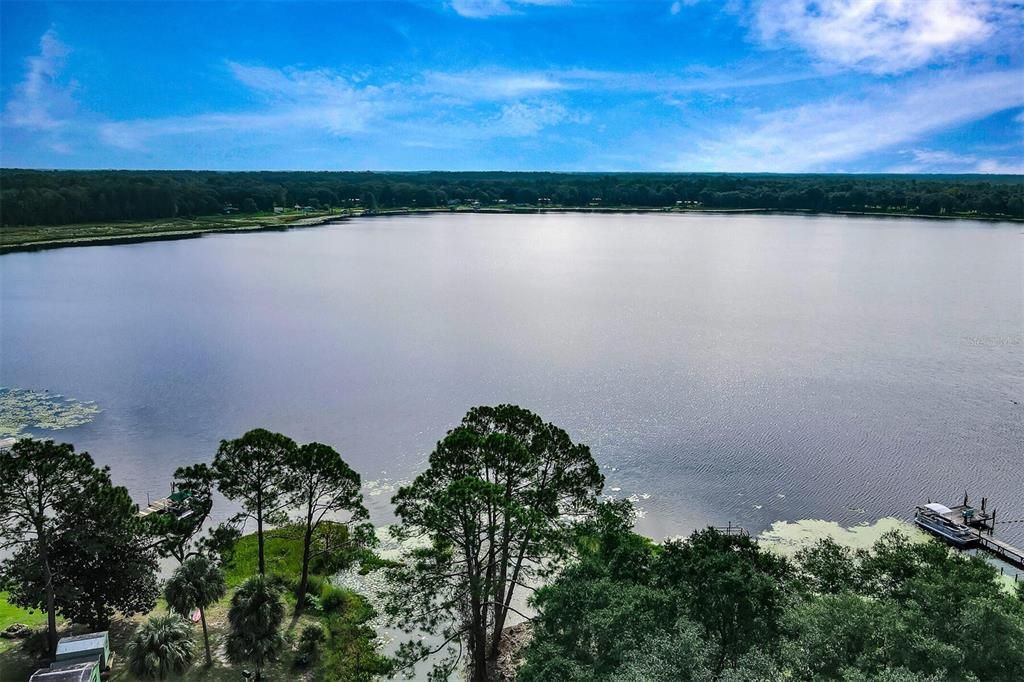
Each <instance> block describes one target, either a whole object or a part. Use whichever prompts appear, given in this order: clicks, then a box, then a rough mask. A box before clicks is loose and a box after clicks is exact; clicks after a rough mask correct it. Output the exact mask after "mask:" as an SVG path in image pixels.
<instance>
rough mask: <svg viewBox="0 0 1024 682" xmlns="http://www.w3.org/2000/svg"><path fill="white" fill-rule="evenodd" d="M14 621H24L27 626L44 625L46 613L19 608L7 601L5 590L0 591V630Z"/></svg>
mask: <svg viewBox="0 0 1024 682" xmlns="http://www.w3.org/2000/svg"><path fill="white" fill-rule="evenodd" d="M14 623H24V624H25V625H28V626H29V627H36V626H38V625H45V624H46V613H45V612H43V611H26V610H25V609H22V608H19V607H17V606H15V605H13V604H11V603H10V602H8V601H7V593H6V592H0V630H6V629H7V627H9V626H10V625H13V624H14Z"/></svg>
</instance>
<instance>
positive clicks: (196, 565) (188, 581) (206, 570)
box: [164, 554, 227, 666]
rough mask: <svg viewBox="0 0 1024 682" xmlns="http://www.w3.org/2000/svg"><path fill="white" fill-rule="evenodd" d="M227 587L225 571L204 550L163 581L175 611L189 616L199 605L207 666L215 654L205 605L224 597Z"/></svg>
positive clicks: (169, 603) (170, 603)
mask: <svg viewBox="0 0 1024 682" xmlns="http://www.w3.org/2000/svg"><path fill="white" fill-rule="evenodd" d="M226 591H227V586H226V585H225V584H224V573H223V572H222V571H221V570H220V567H218V566H217V564H215V563H214V562H213V561H212V560H211V559H210V558H209V557H207V556H206V555H204V554H196V555H195V556H192V557H189V558H188V559H186V560H185V561H184V563H182V564H181V566H179V567H178V568H177V570H175V571H174V575H172V576H171V577H170V579H169V580H168V581H167V584H166V585H164V598H165V599H166V600H167V606H168V607H169V608H170V609H171V610H172V611H174V612H175V613H177V614H178V615H180V616H182V617H185V618H187V617H188V616H189V614H190V612H191V611H192V609H199V620H200V622H201V623H202V625H203V646H204V647H205V649H206V665H208V666H209V665H213V656H212V655H211V653H210V633H209V630H208V628H207V626H206V609H207V608H209V607H210V606H211V605H212V604H214V603H215V602H216V601H218V600H219V599H220V598H221V597H223V596H224V593H225V592H226Z"/></svg>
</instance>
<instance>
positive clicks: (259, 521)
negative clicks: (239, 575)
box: [256, 494, 267, 575]
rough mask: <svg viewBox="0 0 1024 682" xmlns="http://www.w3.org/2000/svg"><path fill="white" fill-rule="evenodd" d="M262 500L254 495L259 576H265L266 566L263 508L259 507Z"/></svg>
mask: <svg viewBox="0 0 1024 682" xmlns="http://www.w3.org/2000/svg"><path fill="white" fill-rule="evenodd" d="M261 502H262V500H261V499H260V496H259V495H258V494H257V495H256V505H257V509H256V544H257V545H259V551H260V575H266V574H267V566H266V564H265V563H264V561H263V508H262V506H260V505H261Z"/></svg>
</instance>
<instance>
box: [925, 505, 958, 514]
mask: <svg viewBox="0 0 1024 682" xmlns="http://www.w3.org/2000/svg"><path fill="white" fill-rule="evenodd" d="M924 508H925V509H931V510H932V511H933V512H936V513H938V514H948V513H950V512H951V511H953V510H952V509H950V508H949V507H947V506H946V505H944V504H939V503H938V502H929V503H928V504H926V505H925V506H924Z"/></svg>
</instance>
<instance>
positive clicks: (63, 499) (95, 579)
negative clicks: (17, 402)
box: [0, 439, 158, 652]
mask: <svg viewBox="0 0 1024 682" xmlns="http://www.w3.org/2000/svg"><path fill="white" fill-rule="evenodd" d="M0 541H2V547H3V548H6V549H8V550H10V551H11V552H12V553H11V555H10V556H9V557H8V558H7V559H5V560H4V562H3V564H2V568H0V582H2V583H3V586H4V588H6V589H7V590H9V591H10V596H9V599H10V601H11V602H12V603H14V604H17V605H20V606H23V607H26V608H40V609H43V610H44V611H46V613H47V620H48V645H49V650H50V651H51V652H52V651H54V650H55V648H56V644H57V642H56V614H57V612H58V611H59V612H60V613H61V614H62V615H64V616H65V617H67V618H68V619H69V620H71V621H73V622H78V623H85V624H89V625H92V626H94V627H103V626H105V625H106V623H107V622H108V621H109V619H110V616H111V615H112V614H113V612H114V611H115V610H119V611H122V612H124V613H126V614H129V615H130V614H133V613H138V612H145V611H148V610H149V609H151V608H152V606H153V604H154V603H155V600H156V596H157V593H158V589H157V584H156V577H155V573H156V557H155V556H154V554H153V552H152V551H151V550H149V549H147V547H146V546H145V544H144V542H143V541H142V532H141V526H140V523H139V520H138V519H137V517H136V508H135V505H134V504H133V503H132V501H131V498H130V497H129V496H128V492H127V491H126V490H125V489H124V488H121V487H115V486H113V485H112V483H111V481H110V477H109V474H108V470H107V469H105V468H104V469H98V468H96V466H95V464H94V463H93V460H92V457H90V456H89V454H88V453H84V452H83V453H76V452H75V450H74V447H72V446H71V445H69V444H66V443H63V444H57V443H54V442H53V441H40V440H32V439H23V440H20V441H18V442H17V443H15V445H14V446H13V447H12V448H11V449H10V450H7V451H3V452H0Z"/></svg>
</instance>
